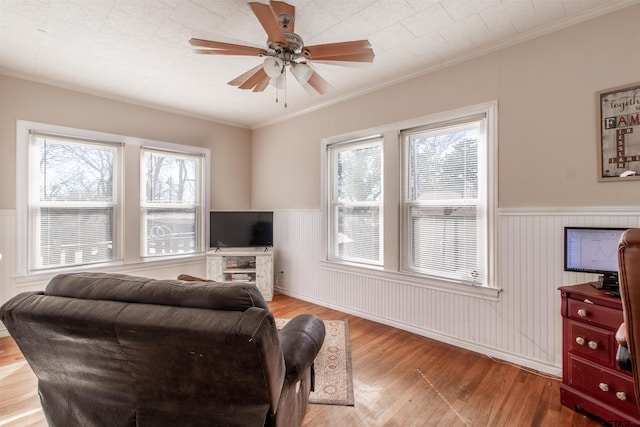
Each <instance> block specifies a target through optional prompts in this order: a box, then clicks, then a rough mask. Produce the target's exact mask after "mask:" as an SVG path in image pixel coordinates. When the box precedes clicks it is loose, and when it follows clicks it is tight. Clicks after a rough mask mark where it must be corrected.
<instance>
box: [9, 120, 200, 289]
mask: <svg viewBox="0 0 640 427" xmlns="http://www.w3.org/2000/svg"><path fill="white" fill-rule="evenodd" d="M32 130H34V131H37V132H42V133H51V134H59V135H65V136H70V137H77V138H81V139H93V140H98V141H105V142H114V143H121V144H123V147H122V152H123V155H122V156H121V160H120V162H121V164H120V167H119V169H118V171H119V174H120V175H121V177H120V182H121V183H122V191H120V192H119V197H120V198H121V199H120V202H121V203H120V208H119V209H117V212H116V213H115V215H117V218H116V225H115V227H116V229H115V230H114V234H116V236H114V239H115V242H114V260H113V261H112V262H106V263H100V264H92V265H90V266H86V265H85V266H76V267H62V268H57V269H48V270H40V271H32V270H30V269H29V260H28V254H29V243H30V236H29V224H28V211H29V196H28V194H29V193H28V192H29V169H30V168H29V149H30V144H29V132H30V131H32ZM142 146H151V147H154V148H157V149H163V150H168V151H175V152H182V153H191V154H193V155H199V156H202V157H203V159H202V167H201V171H200V174H201V183H202V185H201V188H200V191H201V199H200V200H201V205H200V207H199V208H200V211H201V214H200V215H199V218H198V225H197V233H198V239H197V240H198V242H197V244H196V245H197V250H196V251H195V252H193V253H188V254H175V255H173V254H171V255H167V256H162V257H141V256H140V254H141V247H142V241H141V240H140V233H139V230H140V194H139V191H140V170H139V167H140V152H141V150H140V147H142ZM210 156H211V150H210V149H208V148H203V147H197V146H191V145H184V144H175V143H169V142H163V141H154V140H148V139H141V138H136V137H131V136H125V135H117V134H110V133H105V132H97V131H91V130H85V129H78V128H72V127H67V126H60V125H52V124H47V123H40V122H33V121H27V120H17V121H16V241H17V248H16V249H17V252H16V269H17V271H16V274H17V277H27V276H38V275H41V276H43V278H47V277H50V276H51V275H53V274H55V273H59V272H63V271H75V270H88V269H91V268H101V269H102V271H121V268H120V266H123V265H126V266H127V268H128V269H135V268H137V267H136V265H139V267H140V268H145V267H143V264H144V263H147V262H154V263H170V264H173V263H175V262H180V260H184V259H185V258H199V257H204V253H205V250H206V241H207V240H206V233H207V232H208V228H207V222H206V218H207V216H208V212H209V194H210V191H209V187H210V171H209V169H210V168H209V167H208V165H209V164H210ZM125 169H126V171H125ZM116 237H117V239H116Z"/></svg>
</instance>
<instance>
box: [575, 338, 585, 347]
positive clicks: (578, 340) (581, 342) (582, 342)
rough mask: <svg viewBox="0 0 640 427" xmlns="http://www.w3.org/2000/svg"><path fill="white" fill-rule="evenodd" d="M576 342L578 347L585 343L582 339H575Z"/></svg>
mask: <svg viewBox="0 0 640 427" xmlns="http://www.w3.org/2000/svg"><path fill="white" fill-rule="evenodd" d="M576 342H577V343H578V344H580V345H584V343H585V342H586V341H585V340H584V338H582V337H577V338H576Z"/></svg>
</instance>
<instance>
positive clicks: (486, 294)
mask: <svg viewBox="0 0 640 427" xmlns="http://www.w3.org/2000/svg"><path fill="white" fill-rule="evenodd" d="M478 114H486V126H487V129H486V138H487V144H486V150H485V152H484V155H485V160H484V161H485V164H486V171H487V179H486V230H487V232H486V241H485V245H486V254H487V256H486V259H487V261H486V265H487V267H486V268H487V269H486V274H485V277H486V280H485V283H484V284H483V285H480V284H478V283H475V286H473V285H474V284H473V283H462V282H460V281H455V280H450V279H445V278H441V277H436V276H430V275H425V274H419V273H415V272H406V271H402V269H401V267H400V247H401V245H402V242H401V241H400V240H401V239H402V233H401V221H402V219H401V216H402V213H401V199H402V175H401V167H402V166H401V163H402V154H401V153H400V151H401V141H400V138H399V132H400V130H402V129H408V128H413V127H418V126H428V125H430V124H434V123H439V122H445V121H448V120H451V119H452V118H455V117H466V116H473V115H478ZM375 133H380V134H383V135H384V141H383V152H384V153H385V154H384V160H383V161H385V162H387V161H389V162H391V163H390V164H388V165H387V166H385V175H386V178H385V184H384V193H385V199H387V200H386V201H385V206H386V208H387V209H386V210H385V219H384V224H385V229H386V231H385V236H386V237H389V238H385V241H386V242H387V245H388V246H389V245H390V247H389V248H386V249H385V261H384V267H382V268H376V267H374V266H366V265H350V264H348V263H344V262H339V261H337V260H332V259H330V258H329V257H328V253H329V252H328V248H329V238H328V236H329V231H328V224H329V206H330V205H329V202H328V191H329V188H330V184H329V169H328V163H329V161H328V159H327V150H326V146H327V145H329V144H333V143H336V142H341V141H345V140H348V139H356V138H362V137H365V136H367V135H372V134H375ZM320 150H321V173H322V177H321V194H322V199H321V227H322V234H321V236H322V239H321V245H322V247H321V252H320V253H321V254H323V255H322V258H321V261H320V263H321V268H322V269H323V270H326V271H329V272H344V273H347V274H357V275H360V274H365V275H367V276H371V277H374V278H377V279H380V280H385V281H391V282H397V283H405V284H407V285H410V286H421V287H428V288H432V289H437V290H441V291H445V292H451V293H456V294H462V295H469V296H474V297H480V298H486V299H488V300H493V301H496V300H498V296H499V294H500V292H501V289H500V288H499V287H498V286H497V285H496V277H495V275H496V261H495V260H496V245H495V215H496V202H497V174H498V170H497V152H498V101H487V102H484V103H481V104H477V105H472V106H468V107H462V108H459V109H454V110H450V111H445V112H441V113H434V114H431V115H428V116H424V117H419V118H415V119H410V120H406V121H402V122H396V123H391V124H386V125H381V126H378V127H373V128H369V129H366V130H361V131H356V132H353V133H347V134H343V135H337V136H333V137H327V138H325V139H323V140H322V143H321V146H320ZM389 197H391V198H392V199H389ZM394 207H397V210H396V209H393V208H394ZM395 230H397V231H395ZM396 233H397V234H396ZM396 237H397V241H396V242H394V238H396ZM394 254H395V258H393V256H392V255H394Z"/></svg>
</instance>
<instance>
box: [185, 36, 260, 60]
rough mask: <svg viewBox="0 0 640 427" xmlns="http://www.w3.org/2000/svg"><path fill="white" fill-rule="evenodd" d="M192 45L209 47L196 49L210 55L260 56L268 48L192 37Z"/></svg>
mask: <svg viewBox="0 0 640 427" xmlns="http://www.w3.org/2000/svg"><path fill="white" fill-rule="evenodd" d="M189 43H190V44H191V46H195V47H204V48H209V49H195V52H196V53H202V54H208V55H246V56H259V55H263V54H266V53H267V52H266V50H264V49H262V48H259V47H254V46H244V45H241V44H234V43H224V42H217V41H213V40H204V39H193V38H192V39H191V40H189Z"/></svg>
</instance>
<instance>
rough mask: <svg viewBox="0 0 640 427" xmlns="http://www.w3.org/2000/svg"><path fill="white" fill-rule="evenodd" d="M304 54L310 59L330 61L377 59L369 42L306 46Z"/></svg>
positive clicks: (367, 60)
mask: <svg viewBox="0 0 640 427" xmlns="http://www.w3.org/2000/svg"><path fill="white" fill-rule="evenodd" d="M303 53H304V55H305V56H306V57H307V58H308V59H315V60H329V61H352V62H373V58H374V57H375V54H374V53H373V49H371V43H369V41H368V40H356V41H350V42H341V43H328V44H319V45H315V46H305V47H304V49H303ZM346 58H349V59H346Z"/></svg>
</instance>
